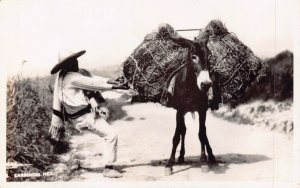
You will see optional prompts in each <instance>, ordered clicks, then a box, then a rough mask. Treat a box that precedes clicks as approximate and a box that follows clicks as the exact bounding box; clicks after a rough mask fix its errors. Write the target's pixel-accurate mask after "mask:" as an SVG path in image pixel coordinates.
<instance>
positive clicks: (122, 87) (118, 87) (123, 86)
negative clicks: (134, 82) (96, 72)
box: [112, 82, 129, 90]
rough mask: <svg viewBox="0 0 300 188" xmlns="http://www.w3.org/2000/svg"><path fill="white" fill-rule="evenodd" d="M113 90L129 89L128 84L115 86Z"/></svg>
mask: <svg viewBox="0 0 300 188" xmlns="http://www.w3.org/2000/svg"><path fill="white" fill-rule="evenodd" d="M112 89H125V90H126V89H129V86H128V83H127V82H124V83H119V84H114V85H113V86H112Z"/></svg>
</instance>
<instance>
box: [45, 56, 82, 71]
mask: <svg viewBox="0 0 300 188" xmlns="http://www.w3.org/2000/svg"><path fill="white" fill-rule="evenodd" d="M85 52H86V51H85V50H82V51H79V52H76V53H73V52H70V51H64V52H60V53H59V54H58V63H57V64H56V65H55V66H54V67H53V68H52V70H51V74H55V73H57V72H58V71H60V70H61V69H63V68H64V67H65V66H66V65H67V64H68V63H69V62H70V61H69V60H71V59H77V58H78V57H80V56H82V55H83V54H85Z"/></svg>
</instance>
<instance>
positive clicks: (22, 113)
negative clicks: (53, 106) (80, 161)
mask: <svg viewBox="0 0 300 188" xmlns="http://www.w3.org/2000/svg"><path fill="white" fill-rule="evenodd" d="M37 86H38V82H33V81H32V80H30V79H20V78H18V77H17V78H11V79H9V81H8V83H7V135H6V139H7V145H6V154H7V157H6V160H7V162H19V163H23V164H31V165H32V167H31V168H30V172H40V173H41V172H43V171H45V170H47V169H48V168H50V166H51V164H52V163H53V162H55V161H56V157H55V156H53V155H52V153H51V145H50V143H49V142H48V141H47V136H48V128H49V126H50V120H51V119H50V117H51V116H50V115H51V113H50V114H49V113H48V112H47V109H46V108H45V107H44V106H45V104H46V103H48V102H49V101H44V102H42V100H41V98H40V95H39V93H38V92H39V91H37V88H36V87H37ZM18 170H20V172H26V171H28V170H29V168H27V167H26V169H25V168H19V169H18Z"/></svg>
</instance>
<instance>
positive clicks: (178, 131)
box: [166, 111, 184, 175]
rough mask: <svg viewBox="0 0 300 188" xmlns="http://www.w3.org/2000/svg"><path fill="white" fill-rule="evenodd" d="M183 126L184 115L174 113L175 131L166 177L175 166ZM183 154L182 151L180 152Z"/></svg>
mask: <svg viewBox="0 0 300 188" xmlns="http://www.w3.org/2000/svg"><path fill="white" fill-rule="evenodd" d="M182 125H184V113H183V112H181V111H177V113H176V130H175V134H174V136H173V146H172V152H171V156H170V159H169V161H168V163H167V165H166V175H171V174H172V170H173V168H172V167H173V165H174V164H175V154H176V149H177V146H178V144H179V142H180V135H181V127H182ZM182 151H183V153H184V150H182Z"/></svg>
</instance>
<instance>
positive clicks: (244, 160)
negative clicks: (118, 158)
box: [84, 153, 270, 174]
mask: <svg viewBox="0 0 300 188" xmlns="http://www.w3.org/2000/svg"><path fill="white" fill-rule="evenodd" d="M216 160H217V161H216V163H214V164H207V163H201V162H200V156H189V157H185V162H184V163H183V164H175V166H176V165H184V166H186V167H185V168H181V169H179V170H177V171H176V170H174V171H173V174H176V173H180V172H183V171H187V170H189V169H191V168H199V169H200V168H201V167H202V166H204V165H208V168H209V171H212V172H214V173H215V174H223V173H226V171H227V170H228V169H229V166H230V165H231V164H250V163H257V162H261V161H267V160H270V158H269V157H266V156H264V155H259V154H235V153H229V154H223V155H217V156H216ZM167 162H168V159H160V160H152V161H150V162H148V163H138V164H128V165H118V166H117V167H116V168H117V169H119V170H120V171H121V172H126V168H133V167H139V166H163V167H164V166H166V164H167ZM84 170H86V171H89V172H99V173H101V172H102V171H103V168H102V167H101V168H84Z"/></svg>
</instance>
